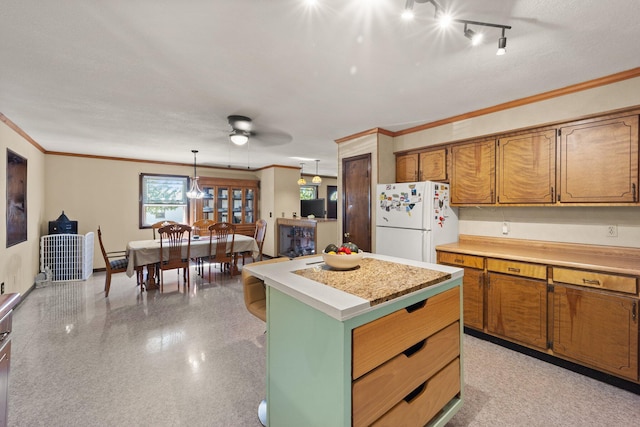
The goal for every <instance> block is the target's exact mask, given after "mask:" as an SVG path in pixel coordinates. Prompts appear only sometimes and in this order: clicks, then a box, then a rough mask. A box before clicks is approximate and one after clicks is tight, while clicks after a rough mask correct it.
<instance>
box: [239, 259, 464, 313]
mask: <svg viewBox="0 0 640 427" xmlns="http://www.w3.org/2000/svg"><path fill="white" fill-rule="evenodd" d="M362 261H363V262H362V263H361V266H360V268H358V269H355V270H350V271H333V270H331V269H329V268H328V267H327V266H326V265H324V264H323V262H322V256H320V255H319V256H317V257H311V258H309V257H305V258H303V259H294V260H292V261H290V262H284V263H275V264H263V265H256V266H252V265H251V264H247V265H246V266H244V267H243V268H245V269H247V270H248V271H249V272H251V274H253V275H254V276H256V277H258V278H260V279H262V280H264V282H265V284H267V285H268V286H272V287H274V288H276V289H278V290H279V291H281V292H283V293H285V294H288V295H290V296H292V297H294V298H296V299H298V300H300V301H302V302H304V303H306V304H308V305H310V306H312V307H314V308H316V309H318V310H320V311H322V312H324V313H326V314H327V315H329V316H331V317H333V318H335V319H338V320H346V319H349V318H351V317H353V316H356V315H359V314H361V313H363V312H365V311H367V310H370V309H371V308H372V307H374V306H376V307H378V306H381V305H384V304H385V303H389V302H390V301H395V300H397V299H400V298H403V297H404V296H406V295H408V294H414V293H415V292H421V291H425V290H426V289H429V288H430V287H433V286H439V285H443V284H445V283H449V282H450V281H451V280H455V279H458V278H460V277H462V274H463V271H462V269H459V268H455V267H449V266H444V265H437V264H429V263H424V262H418V261H412V260H406V259H401V258H395V257H389V256H385V255H378V254H369V253H367V254H365V256H364V258H363V260H362Z"/></svg>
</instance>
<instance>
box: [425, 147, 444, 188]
mask: <svg viewBox="0 0 640 427" xmlns="http://www.w3.org/2000/svg"><path fill="white" fill-rule="evenodd" d="M418 165H419V167H420V169H419V170H420V181H446V180H447V149H446V148H438V149H437V150H430V151H425V152H423V153H420V162H419V164H418Z"/></svg>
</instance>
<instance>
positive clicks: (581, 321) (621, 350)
mask: <svg viewBox="0 0 640 427" xmlns="http://www.w3.org/2000/svg"><path fill="white" fill-rule="evenodd" d="M553 307H554V322H553V323H554V327H553V352H554V353H556V354H558V355H562V356H566V357H569V358H571V359H574V360H576V361H579V362H582V363H585V364H587V365H591V366H593V367H595V368H598V369H602V370H605V371H608V372H610V373H612V374H614V375H618V376H621V377H625V378H629V379H631V380H633V381H637V380H638V300H637V299H636V298H629V297H622V296H617V295H611V294H606V293H602V292H596V291H591V290H587V289H579V288H570V287H566V286H555V287H554V292H553Z"/></svg>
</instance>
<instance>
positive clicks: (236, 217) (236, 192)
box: [231, 188, 242, 224]
mask: <svg viewBox="0 0 640 427" xmlns="http://www.w3.org/2000/svg"><path fill="white" fill-rule="evenodd" d="M231 194H232V202H233V205H232V206H233V221H231V222H232V223H233V224H242V189H240V188H234V189H232V190H231Z"/></svg>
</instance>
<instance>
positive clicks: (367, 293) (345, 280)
mask: <svg viewBox="0 0 640 427" xmlns="http://www.w3.org/2000/svg"><path fill="white" fill-rule="evenodd" d="M294 273H295V274H298V275H300V276H302V277H305V278H307V279H311V280H314V281H316V282H318V283H322V284H324V285H327V286H331V287H333V288H335V289H339V290H341V291H344V292H348V293H350V294H352V295H356V296H358V297H360V298H363V299H366V300H368V301H369V303H370V304H371V305H372V306H373V305H376V304H380V303H382V302H385V301H389V300H391V299H393V298H397V297H399V296H401V295H405V294H408V293H410V292H414V291H417V290H419V289H422V288H426V287H427V286H432V285H435V284H437V283H440V282H443V281H445V280H447V279H450V278H451V274H449V273H445V272H442V271H437V270H430V269H427V268H420V267H415V266H412V265H406V264H398V263H395V262H389V261H383V260H380V259H375V258H363V259H362V262H361V263H360V267H358V268H356V269H353V270H346V271H343V270H332V269H331V267H329V266H328V265H326V264H322V265H317V266H314V267H309V268H305V269H302V270H297V271H294Z"/></svg>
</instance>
